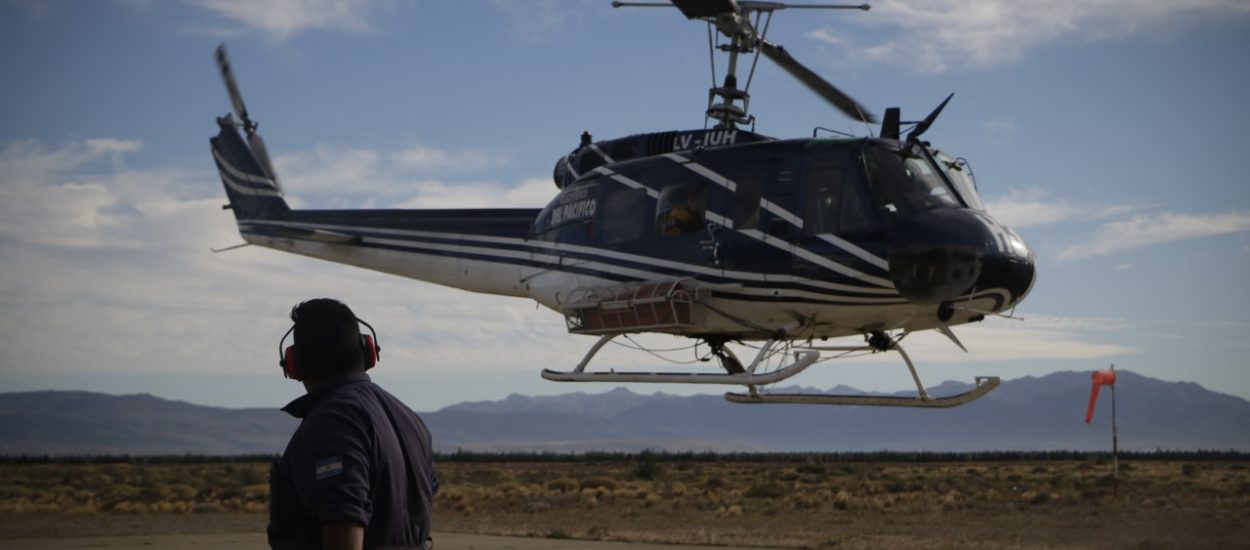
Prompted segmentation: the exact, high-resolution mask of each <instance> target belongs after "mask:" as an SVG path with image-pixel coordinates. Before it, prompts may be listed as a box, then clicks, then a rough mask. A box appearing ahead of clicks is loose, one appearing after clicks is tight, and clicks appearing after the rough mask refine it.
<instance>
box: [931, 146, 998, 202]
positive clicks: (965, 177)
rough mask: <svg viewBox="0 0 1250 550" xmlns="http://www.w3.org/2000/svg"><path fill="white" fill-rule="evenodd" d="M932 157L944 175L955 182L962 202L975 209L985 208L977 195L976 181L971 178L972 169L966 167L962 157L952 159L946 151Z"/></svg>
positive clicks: (966, 164)
mask: <svg viewBox="0 0 1250 550" xmlns="http://www.w3.org/2000/svg"><path fill="white" fill-rule="evenodd" d="M933 157H934V158H935V159H936V160H937V161H938V164H940V165H941V166H942V169H944V170H946V177H947V178H948V179H950V180H951V183H953V184H955V191H957V192H958V193H959V196H960V197H961V198H963V200H964V204H967V205H968V208H974V209H976V210H985V206H983V205H982V204H981V197H980V196H978V195H977V185H976V182H974V181H973V180H972V169H971V168H969V167H968V163H967V162H966V161H964V160H963V159H954V158H951V157H950V155H947V154H946V153H942V152H940V151H939V152H937V153H935V154H934V155H933Z"/></svg>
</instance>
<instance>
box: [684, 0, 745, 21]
mask: <svg viewBox="0 0 1250 550" xmlns="http://www.w3.org/2000/svg"><path fill="white" fill-rule="evenodd" d="M672 2H673V5H674V6H677V9H679V10H681V13H682V15H685V16H686V19H703V18H705V17H713V18H714V17H716V16H718V15H721V14H724V13H738V12H739V8H738V3H737V2H734V0H672Z"/></svg>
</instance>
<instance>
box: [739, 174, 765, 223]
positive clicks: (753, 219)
mask: <svg viewBox="0 0 1250 550" xmlns="http://www.w3.org/2000/svg"><path fill="white" fill-rule="evenodd" d="M738 168H739V169H740V170H742V172H741V173H740V174H739V176H738V178H737V179H736V180H735V181H736V183H737V184H738V187H737V190H736V191H734V228H735V229H758V228H759V226H760V194H761V193H762V191H763V189H764V173H763V172H762V171H760V170H754V169H750V168H746V167H741V166H740V167H738Z"/></svg>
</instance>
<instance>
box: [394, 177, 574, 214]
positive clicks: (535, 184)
mask: <svg viewBox="0 0 1250 550" xmlns="http://www.w3.org/2000/svg"><path fill="white" fill-rule="evenodd" d="M555 193H556V187H555V185H554V184H553V183H552V182H551V180H549V179H544V178H530V179H527V180H525V181H523V182H521V183H520V184H519V185H516V186H503V185H500V184H498V183H490V182H488V183H467V184H466V183H447V182H443V181H437V180H427V181H423V182H420V183H419V184H418V186H417V195H416V196H415V197H413V198H411V199H409V200H407V201H405V202H403V203H400V204H399V206H398V207H399V208H541V207H542V206H544V205H546V204H547V202H548V201H549V200H551V197H553V196H555Z"/></svg>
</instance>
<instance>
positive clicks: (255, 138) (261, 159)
mask: <svg viewBox="0 0 1250 550" xmlns="http://www.w3.org/2000/svg"><path fill="white" fill-rule="evenodd" d="M247 146H248V147H250V148H251V149H252V156H255V157H256V163H257V164H259V165H260V168H261V170H264V171H265V174H266V175H268V176H269V178H270V179H272V180H273V184H274V186H277V185H278V176H276V175H274V171H273V165H272V164H270V163H269V149H266V148H265V140H264V139H262V138H261V137H260V134H258V133H256V132H252V133H250V134H248V135H247ZM278 191H282V188H281V187H279V188H278Z"/></svg>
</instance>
